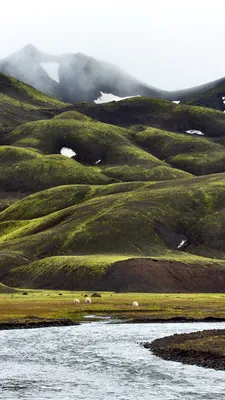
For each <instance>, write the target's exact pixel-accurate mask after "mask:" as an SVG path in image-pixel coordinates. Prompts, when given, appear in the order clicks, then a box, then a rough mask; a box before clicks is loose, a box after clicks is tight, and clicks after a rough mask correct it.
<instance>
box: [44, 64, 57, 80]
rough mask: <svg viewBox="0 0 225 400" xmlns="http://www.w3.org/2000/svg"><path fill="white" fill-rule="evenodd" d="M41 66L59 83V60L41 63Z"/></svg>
mask: <svg viewBox="0 0 225 400" xmlns="http://www.w3.org/2000/svg"><path fill="white" fill-rule="evenodd" d="M41 67H42V68H43V69H44V70H45V72H47V74H48V76H49V77H50V78H52V79H53V80H54V81H56V82H57V83H59V64H58V63H57V62H45V63H41Z"/></svg>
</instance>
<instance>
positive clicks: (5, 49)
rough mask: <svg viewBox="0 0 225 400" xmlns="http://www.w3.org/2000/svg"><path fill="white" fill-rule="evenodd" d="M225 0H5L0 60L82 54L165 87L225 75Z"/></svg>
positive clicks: (193, 83) (182, 85)
mask: <svg viewBox="0 0 225 400" xmlns="http://www.w3.org/2000/svg"><path fill="white" fill-rule="evenodd" d="M224 16H225V1H224V0H214V1H209V0H204V1H203V0H188V1H185V0H113V1H109V0H83V1H81V0H63V1H59V0H39V1H38V2H37V1H36V0H19V1H18V0H6V1H2V2H1V20H0V22H1V23H0V38H1V39H0V58H3V57H5V56H7V55H9V54H10V53H12V52H14V51H17V50H18V49H19V48H21V47H23V46H24V45H26V44H27V43H32V44H34V45H35V46H37V47H38V48H39V49H40V50H42V51H46V52H49V53H56V54H59V53H66V52H74V53H76V52H82V53H86V54H88V55H91V56H94V57H96V58H98V59H102V60H106V61H109V62H112V63H114V64H116V65H118V66H120V67H121V68H122V69H124V70H126V71H127V72H128V73H130V74H131V75H133V76H135V77H137V78H138V79H140V80H142V81H144V82H146V83H148V84H151V85H153V86H156V87H159V88H163V89H171V90H172V89H178V88H184V87H189V86H193V85H197V84H201V83H205V82H207V81H210V80H213V79H217V78H220V77H223V76H225V48H224V47H225V46H224V43H225V23H224Z"/></svg>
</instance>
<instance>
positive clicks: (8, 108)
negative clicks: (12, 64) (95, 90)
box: [0, 73, 67, 134]
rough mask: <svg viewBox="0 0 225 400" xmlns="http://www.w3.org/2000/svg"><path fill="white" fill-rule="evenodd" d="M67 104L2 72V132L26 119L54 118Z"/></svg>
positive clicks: (0, 117) (0, 126) (0, 100)
mask: <svg viewBox="0 0 225 400" xmlns="http://www.w3.org/2000/svg"><path fill="white" fill-rule="evenodd" d="M66 106H67V105H66V104H64V103H62V102H60V101H59V100H57V99H55V98H52V97H49V96H47V95H44V94H43V93H41V92H39V91H38V90H36V89H34V88H32V87H31V86H29V85H26V84H24V83H22V82H20V81H18V80H17V79H14V78H11V77H8V76H6V75H4V74H1V73H0V108H1V113H0V133H2V134H4V133H5V132H8V131H10V130H11V129H12V128H13V127H15V126H17V125H18V124H21V123H24V122H26V121H34V120H38V119H45V118H46V119H48V118H52V117H53V116H54V115H55V113H56V112H57V110H59V109H62V108H64V107H66Z"/></svg>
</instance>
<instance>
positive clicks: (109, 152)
mask: <svg viewBox="0 0 225 400" xmlns="http://www.w3.org/2000/svg"><path fill="white" fill-rule="evenodd" d="M71 113H72V112H68V113H64V114H67V116H68V114H69V116H70V118H65V119H64V118H62V119H61V117H60V116H58V117H57V118H54V119H52V120H50V121H38V122H33V123H27V124H25V125H21V126H19V127H18V128H17V129H15V130H14V131H12V132H11V133H10V134H9V135H7V137H6V139H5V140H6V142H7V143H8V144H10V145H13V146H19V147H23V148H34V149H36V150H38V151H39V152H42V153H43V154H54V153H59V152H60V150H61V148H62V147H69V148H72V149H73V150H74V151H75V152H76V157H75V159H76V160H77V161H79V162H80V163H82V164H84V165H90V166H95V162H96V161H98V160H101V163H100V164H99V165H98V166H96V167H95V169H96V171H99V172H102V173H103V174H104V175H107V176H108V177H110V178H113V179H117V180H121V181H134V180H139V181H147V180H169V179H180V178H185V177H186V178H189V177H190V176H191V175H188V174H187V173H185V172H183V171H178V170H176V169H172V168H171V166H170V165H168V164H166V163H165V162H163V161H160V160H159V159H158V158H156V157H154V156H153V155H152V154H151V153H150V152H147V151H145V150H144V149H142V148H141V147H139V146H137V144H136V143H135V142H134V140H133V135H132V132H130V131H129V130H127V129H124V128H120V127H117V126H113V125H108V124H103V123H100V122H97V121H92V120H90V119H89V118H87V117H85V116H84V118H83V119H82V118H80V115H79V113H75V112H73V113H72V114H73V117H74V118H73V119H72V118H71ZM74 113H75V116H74ZM59 117H60V118H59ZM158 167H160V168H158ZM77 183H79V181H78V182H77ZM83 183H85V182H83Z"/></svg>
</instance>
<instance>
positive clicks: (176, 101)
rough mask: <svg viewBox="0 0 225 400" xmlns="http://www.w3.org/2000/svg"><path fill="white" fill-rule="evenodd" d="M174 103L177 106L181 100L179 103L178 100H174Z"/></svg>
mask: <svg viewBox="0 0 225 400" xmlns="http://www.w3.org/2000/svg"><path fill="white" fill-rule="evenodd" d="M172 103H175V104H180V100H179V101H178V100H173V102H172Z"/></svg>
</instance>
